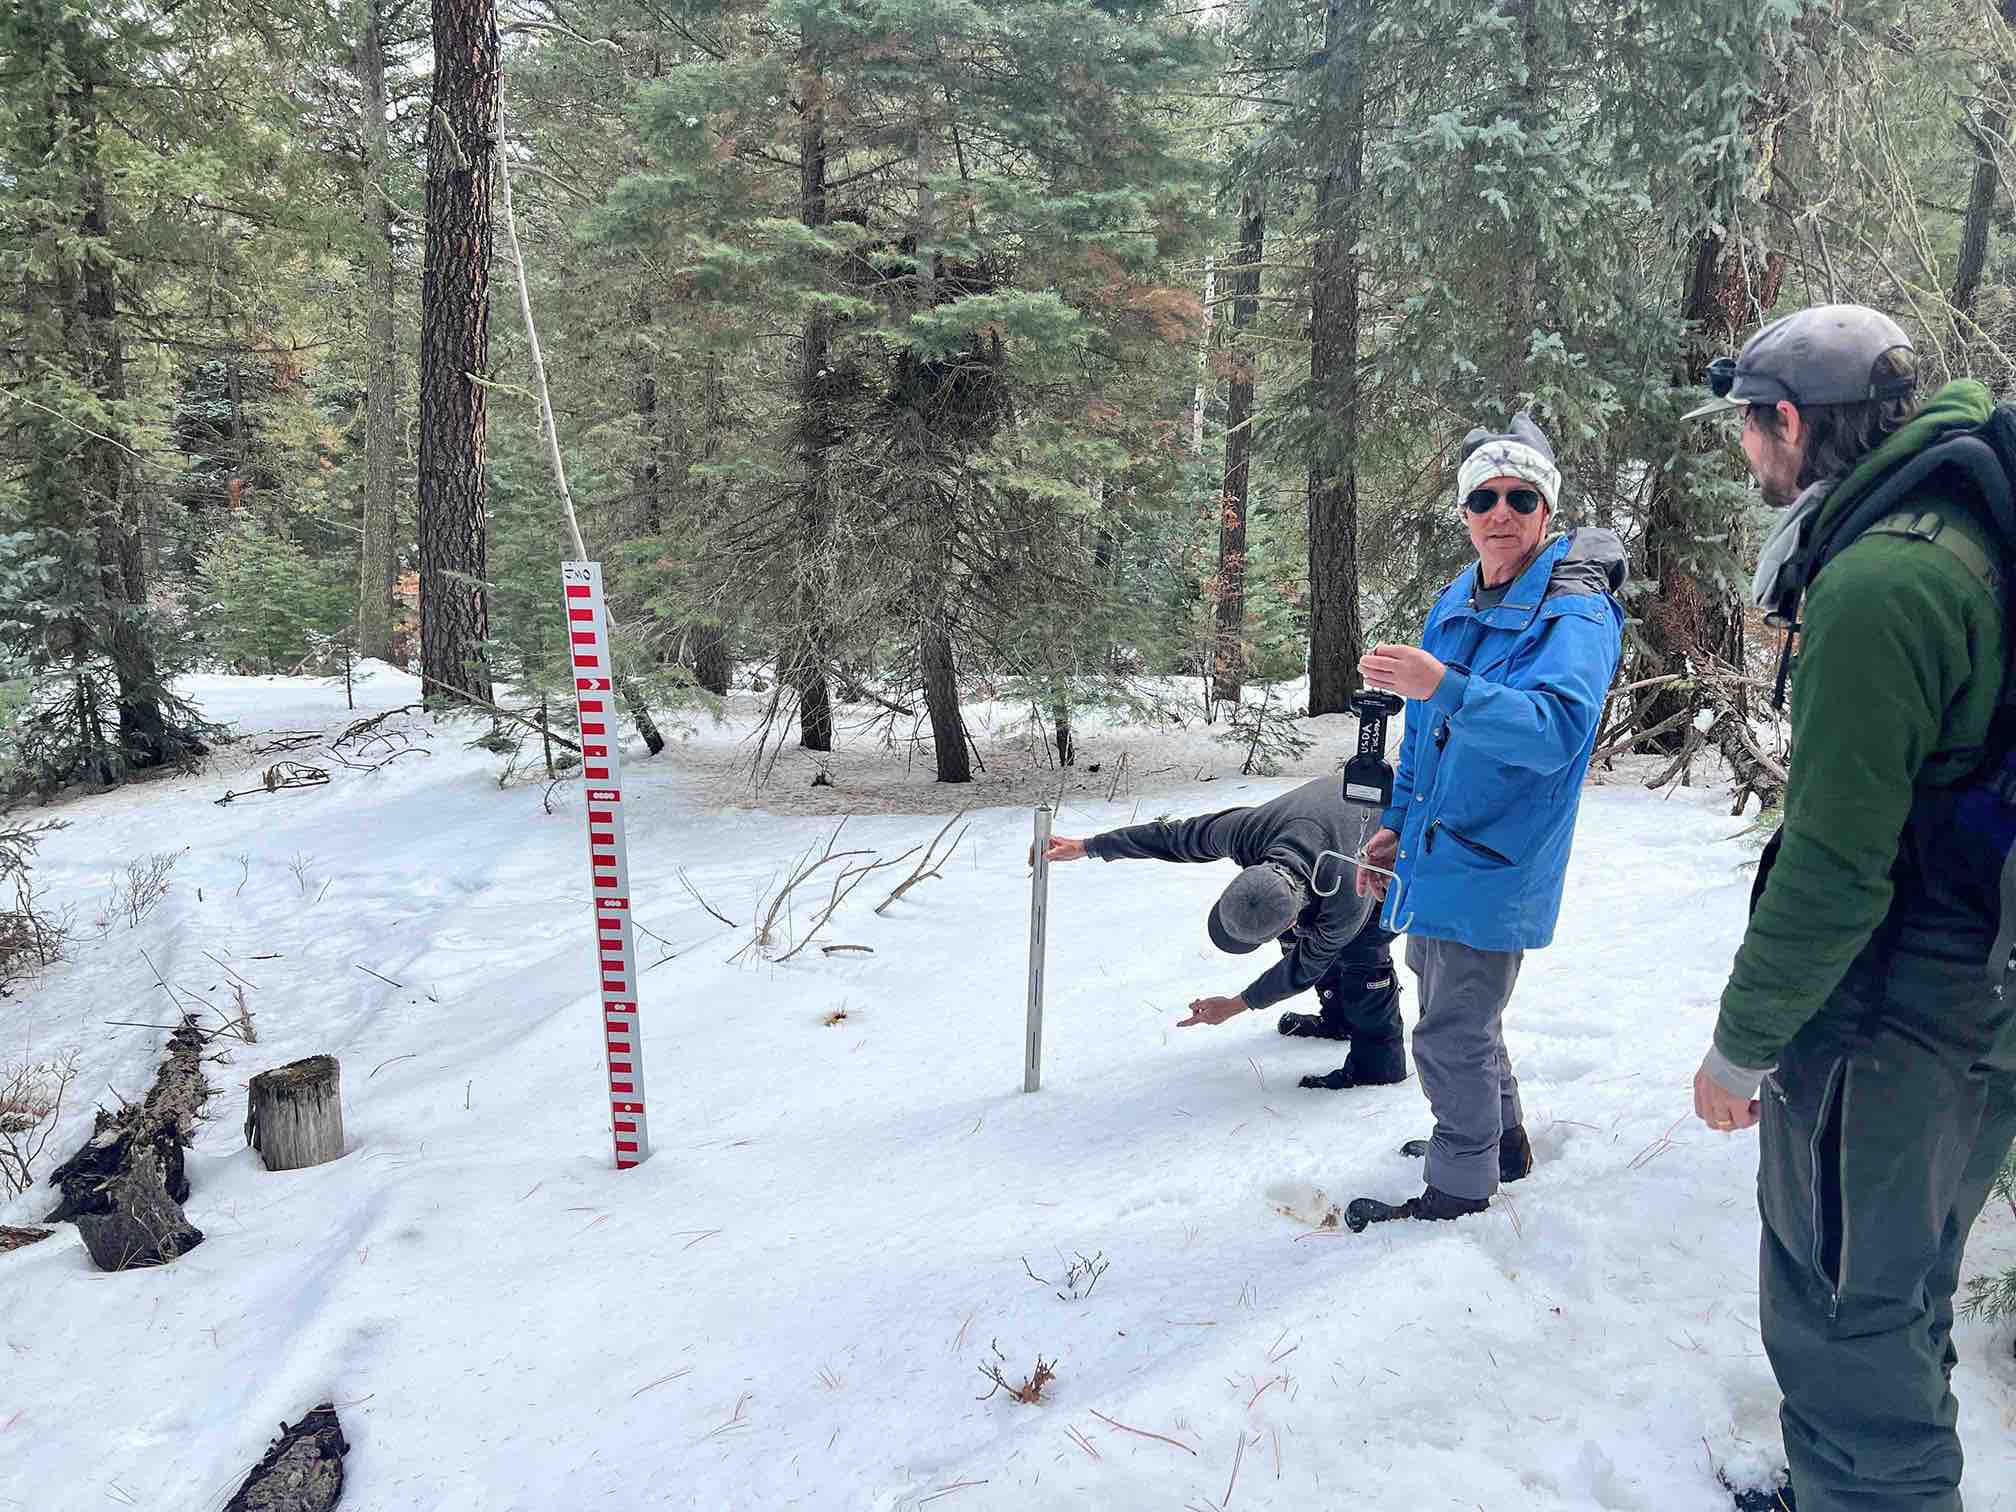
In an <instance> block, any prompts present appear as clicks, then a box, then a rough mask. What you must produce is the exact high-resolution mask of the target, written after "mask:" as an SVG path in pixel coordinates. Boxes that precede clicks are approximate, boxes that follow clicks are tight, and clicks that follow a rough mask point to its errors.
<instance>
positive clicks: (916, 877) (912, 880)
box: [875, 809, 966, 915]
mask: <svg viewBox="0 0 2016 1512" xmlns="http://www.w3.org/2000/svg"><path fill="white" fill-rule="evenodd" d="M965 814H966V810H964V809H961V810H959V812H958V813H956V814H954V815H953V816H952V817H951V818H950V819H947V820H946V821H945V827H944V829H941V830H939V831H938V833H937V834H936V835H934V836H932V838H931V843H930V844H929V845H928V846H926V847H925V848H924V858H923V859H922V860H921V861H919V862H918V863H917V866H916V869H915V870H913V871H912V872H911V873H910V875H909V876H907V877H905V878H904V879H903V881H902V882H901V883H900V884H898V886H897V888H896V890H895V891H894V892H892V893H891V894H889V896H888V897H886V898H884V899H883V900H882V901H881V902H880V903H877V904H876V905H875V912H876V913H877V914H878V915H879V914H880V913H881V912H882V910H883V909H885V908H887V907H888V906H889V905H890V904H891V903H894V902H895V901H896V900H897V899H898V898H900V897H902V896H903V894H905V893H906V892H908V891H910V889H911V888H913V887H915V886H916V885H917V884H918V883H919V882H927V881H929V880H930V879H931V878H933V877H937V876H942V875H943V871H942V870H941V868H943V866H944V865H945V863H946V862H947V861H949V860H951V859H952V856H953V853H954V852H956V851H957V850H958V849H959V842H960V841H961V840H964V839H965V838H966V827H965V826H961V828H960V830H959V833H958V834H956V835H954V836H953V837H952V843H951V845H949V846H947V847H946V849H945V854H944V855H943V856H937V851H938V842H939V841H940V840H943V839H944V838H945V831H946V830H949V829H951V828H952V826H953V825H955V824H958V822H959V821H960V820H961V819H962V818H964V817H965ZM934 856H936V857H937V864H936V865H933V864H932V862H933V857H934Z"/></svg>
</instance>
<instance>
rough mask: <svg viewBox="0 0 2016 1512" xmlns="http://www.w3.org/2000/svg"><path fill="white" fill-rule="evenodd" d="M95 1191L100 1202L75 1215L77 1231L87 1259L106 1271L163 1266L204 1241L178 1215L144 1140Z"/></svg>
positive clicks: (178, 1207)
mask: <svg viewBox="0 0 2016 1512" xmlns="http://www.w3.org/2000/svg"><path fill="white" fill-rule="evenodd" d="M97 1196H98V1198H99V1200H100V1202H101V1203H102V1206H101V1207H99V1208H96V1209H94V1210H93V1211H91V1212H88V1213H79V1214H78V1215H77V1232H78V1233H79V1234H81V1235H82V1236H83V1238H84V1248H85V1249H87V1250H89V1251H90V1252H91V1263H92V1264H94V1265H96V1266H97V1267H98V1269H100V1270H104V1271H123V1270H138V1269H140V1268H141V1267H142V1266H148V1265H166V1264H167V1263H168V1262H169V1261H170V1260H173V1259H175V1258H177V1257H178V1256H181V1255H186V1254H188V1253H189V1251H190V1250H192V1249H194V1248H196V1246H197V1245H199V1244H201V1243H202V1242H203V1231H202V1230H201V1229H199V1228H197V1227H196V1225H195V1224H193V1223H191V1222H190V1221H189V1220H188V1219H187V1218H185V1217H183V1215H182V1204H181V1203H180V1202H179V1201H177V1200H176V1199H175V1198H173V1197H171V1196H169V1195H168V1188H167V1186H166V1184H165V1182H164V1181H163V1179H162V1171H161V1163H160V1161H159V1160H157V1159H156V1158H155V1155H154V1151H153V1150H152V1149H151V1148H150V1147H148V1146H147V1145H144V1144H143V1145H136V1146H135V1147H134V1148H133V1152H132V1155H131V1157H130V1158H129V1159H128V1160H127V1162H126V1165H125V1166H124V1167H123V1168H122V1169H121V1170H120V1171H119V1173H118V1174H117V1175H116V1176H114V1177H113V1178H112V1179H111V1180H110V1181H107V1182H105V1183H103V1184H102V1185H101V1186H100V1187H99V1189H98V1193H97Z"/></svg>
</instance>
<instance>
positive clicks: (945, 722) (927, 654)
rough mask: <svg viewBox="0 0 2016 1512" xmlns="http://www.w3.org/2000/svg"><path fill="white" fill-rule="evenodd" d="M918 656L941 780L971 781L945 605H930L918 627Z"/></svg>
mask: <svg viewBox="0 0 2016 1512" xmlns="http://www.w3.org/2000/svg"><path fill="white" fill-rule="evenodd" d="M917 634H918V639H917V658H918V661H919V662H920V663H922V666H923V671H924V707H925V709H926V711H927V712H928V713H929V714H930V716H931V745H932V750H933V752H934V754H935V756H936V761H937V767H938V780H939V781H940V782H971V781H972V780H973V762H972V758H971V757H970V756H969V755H968V753H967V750H966V717H965V715H964V714H963V713H961V712H960V708H959V678H958V674H957V670H956V669H955V668H954V667H953V665H952V629H951V626H950V624H949V623H948V622H947V617H946V612H945V607H944V605H942V604H936V605H933V606H932V607H931V609H930V611H929V612H928V613H926V614H925V616H924V618H923V620H922V622H921V623H920V624H919V626H918V632H917Z"/></svg>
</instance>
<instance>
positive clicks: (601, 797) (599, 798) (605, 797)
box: [588, 788, 623, 818]
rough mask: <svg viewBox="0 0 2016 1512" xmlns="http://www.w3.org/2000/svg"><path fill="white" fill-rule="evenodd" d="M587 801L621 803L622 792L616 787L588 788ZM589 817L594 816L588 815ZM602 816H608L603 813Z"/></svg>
mask: <svg viewBox="0 0 2016 1512" xmlns="http://www.w3.org/2000/svg"><path fill="white" fill-rule="evenodd" d="M588 801H589V802H590V803H621V802H622V801H623V794H622V793H621V792H620V791H619V790H618V789H616V788H590V789H589V790H588ZM589 817H591V818H592V817H594V816H593V815H590V816H589ZM603 817H604V818H607V817H608V816H607V815H604V816H603Z"/></svg>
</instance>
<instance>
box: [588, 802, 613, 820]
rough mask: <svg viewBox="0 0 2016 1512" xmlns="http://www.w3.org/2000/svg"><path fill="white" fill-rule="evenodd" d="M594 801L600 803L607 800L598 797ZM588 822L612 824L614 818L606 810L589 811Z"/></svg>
mask: <svg viewBox="0 0 2016 1512" xmlns="http://www.w3.org/2000/svg"><path fill="white" fill-rule="evenodd" d="M595 801H596V802H598V803H602V802H606V801H607V800H606V799H603V798H599V797H598V798H597V799H596V800H595ZM588 822H589V823H590V824H614V823H615V822H616V816H615V815H614V814H612V813H610V812H609V810H607V809H590V810H588Z"/></svg>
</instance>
